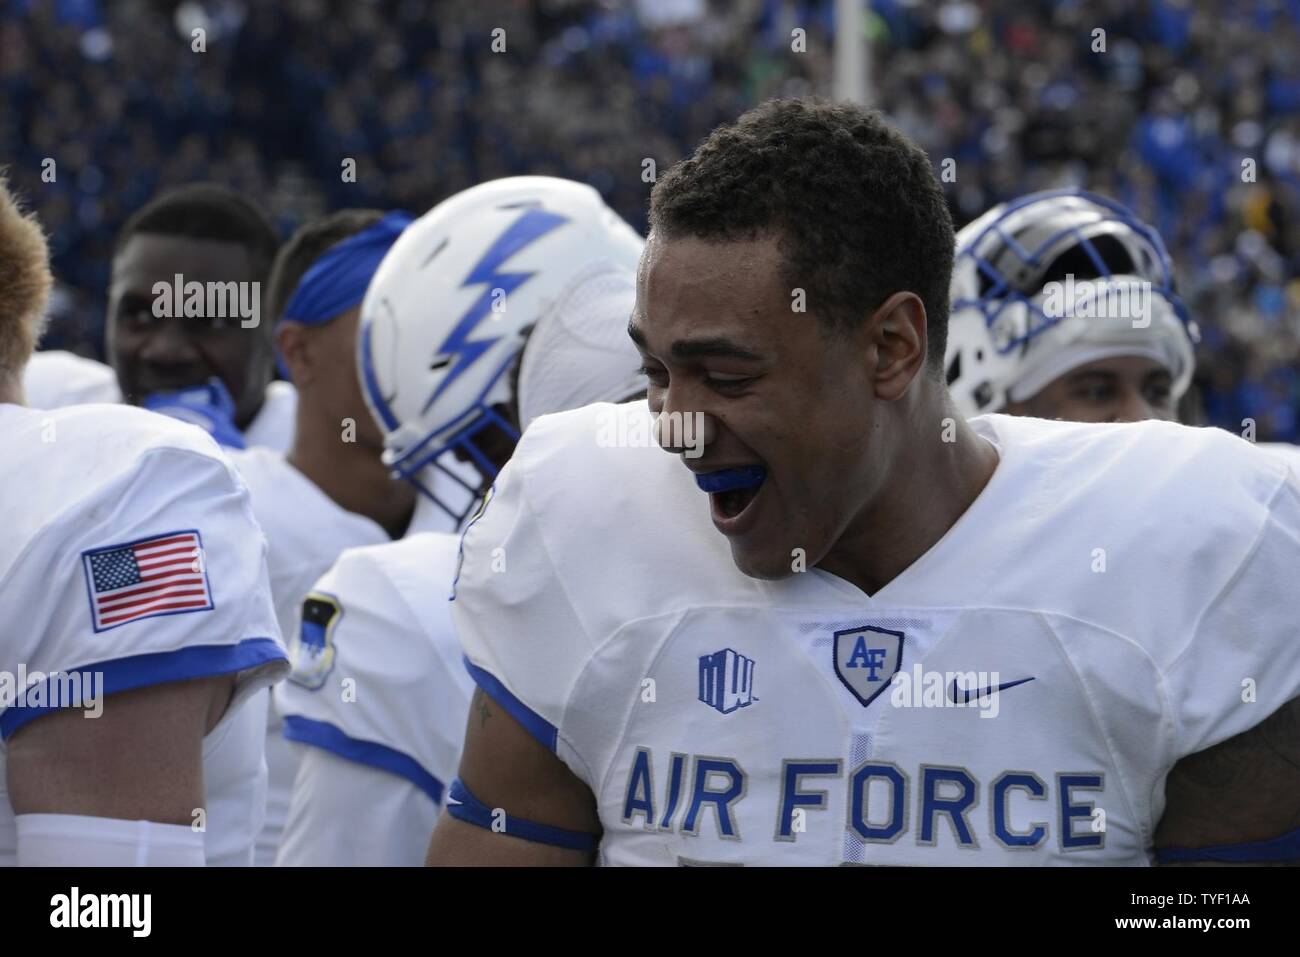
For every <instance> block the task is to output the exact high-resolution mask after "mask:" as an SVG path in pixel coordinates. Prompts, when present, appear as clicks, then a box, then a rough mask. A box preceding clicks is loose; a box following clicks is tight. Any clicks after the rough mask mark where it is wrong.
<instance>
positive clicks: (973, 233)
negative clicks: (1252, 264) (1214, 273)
mask: <svg viewBox="0 0 1300 957" xmlns="http://www.w3.org/2000/svg"><path fill="white" fill-rule="evenodd" d="M1198 340H1199V335H1198V333H1197V330H1196V325H1195V323H1194V322H1192V321H1191V320H1190V318H1189V317H1188V315H1187V310H1186V309H1185V307H1184V306H1183V303H1182V301H1181V300H1180V299H1179V298H1178V295H1177V293H1176V292H1175V291H1174V277H1173V271H1172V268H1171V266H1170V262H1169V255H1168V253H1166V252H1165V246H1164V243H1163V242H1162V241H1161V239H1160V236H1159V234H1158V233H1157V232H1156V231H1155V230H1154V229H1153V228H1151V227H1150V226H1148V225H1147V224H1146V223H1144V222H1142V220H1140V219H1138V218H1137V216H1135V215H1134V214H1133V212H1132V211H1131V210H1129V209H1128V208H1126V207H1125V206H1123V205H1121V204H1120V203H1117V202H1115V201H1114V200H1110V199H1107V198H1106V197H1104V196H1098V195H1096V194H1094V193H1088V192H1085V191H1083V190H1080V189H1056V190H1047V191H1045V192H1039V193H1031V194H1029V195H1027V196H1022V197H1020V198H1019V199H1016V200H1012V201H1011V202H1009V203H1003V204H1002V205H1000V206H995V207H994V208H993V209H990V210H989V211H988V212H987V213H985V214H984V215H983V216H981V217H979V218H978V219H976V220H975V221H974V222H973V223H971V224H970V225H969V226H967V227H966V228H965V229H963V230H962V231H961V232H959V233H958V234H957V252H956V258H955V260H954V262H953V276H952V287H951V297H950V312H949V320H948V346H947V352H946V354H945V357H944V367H945V369H946V370H947V379H948V387H949V391H950V392H951V394H952V397H953V400H954V402H955V403H956V405H957V408H958V409H959V410H960V411H961V412H962V413H963V414H964V415H966V416H972V415H977V414H979V413H982V412H997V411H999V410H1000V409H1002V408H1003V407H1004V406H1006V404H1007V403H1008V402H1011V401H1022V400H1023V399H1027V398H1029V397H1030V396H1032V395H1033V394H1035V393H1036V392H1038V391H1039V390H1040V389H1042V388H1043V387H1044V386H1046V385H1048V384H1049V383H1050V382H1051V381H1053V380H1054V379H1056V378H1058V377H1059V376H1061V375H1064V374H1065V373H1066V372H1069V371H1070V370H1071V369H1073V368H1076V367H1078V366H1079V365H1083V364H1086V363H1087V362H1091V361H1094V360H1096V359H1101V358H1106V357H1110V356H1118V355H1143V356H1149V357H1151V358H1153V359H1155V360H1156V361H1158V362H1160V363H1161V364H1162V365H1164V366H1165V368H1167V369H1168V370H1169V374H1170V377H1171V379H1172V382H1173V386H1172V391H1173V395H1174V399H1175V401H1176V400H1177V399H1178V398H1180V397H1181V396H1182V395H1183V393H1184V392H1186V391H1187V387H1188V385H1189V384H1190V383H1191V379H1192V372H1193V371H1194V370H1195V354H1194V351H1193V350H1194V346H1195V344H1196V342H1197V341H1198Z"/></svg>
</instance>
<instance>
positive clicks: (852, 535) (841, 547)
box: [818, 410, 998, 595]
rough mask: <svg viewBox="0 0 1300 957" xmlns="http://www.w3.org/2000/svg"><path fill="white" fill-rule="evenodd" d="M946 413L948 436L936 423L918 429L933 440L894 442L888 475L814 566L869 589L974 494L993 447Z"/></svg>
mask: <svg viewBox="0 0 1300 957" xmlns="http://www.w3.org/2000/svg"><path fill="white" fill-rule="evenodd" d="M949 413H950V414H951V418H952V426H953V427H952V430H951V432H950V433H949V435H950V440H949V441H944V437H943V436H942V435H941V432H942V430H941V429H939V428H938V427H936V428H935V429H933V430H930V429H923V430H919V433H920V434H924V435H933V436H934V437H935V440H934V441H918V442H912V443H908V444H905V445H904V446H903V447H902V448H901V449H900V451H899V455H898V457H897V460H896V461H895V462H894V463H893V464H892V467H891V471H890V475H891V476H892V477H891V478H890V479H889V480H888V481H887V483H886V485H885V486H884V487H882V489H881V490H880V494H878V495H877V496H876V497H875V501H873V502H872V504H871V505H870V507H869V508H868V509H867V510H865V511H864V512H863V513H862V514H860V515H859V516H858V517H857V519H856V520H855V521H853V522H852V523H851V524H850V526H849V528H848V529H847V530H846V531H845V533H844V534H843V535H842V536H840V539H839V541H837V542H836V543H835V545H834V547H832V548H831V550H830V552H829V553H828V554H827V556H826V558H824V559H823V560H822V561H821V562H819V563H818V567H819V568H821V569H823V570H825V571H828V572H830V573H831V574H833V575H836V576H838V577H840V578H843V579H844V580H845V581H848V582H851V583H852V584H854V585H856V586H857V587H858V588H861V589H862V590H863V591H864V592H866V593H867V594H868V595H874V594H875V593H876V592H878V591H880V590H881V589H882V588H884V587H885V586H886V585H888V584H889V583H890V582H891V581H893V580H894V579H895V578H897V577H898V576H899V575H901V574H902V573H903V572H904V571H906V570H907V568H908V567H909V566H910V565H911V564H912V563H913V562H915V561H916V560H917V559H918V558H920V557H921V556H922V555H924V554H925V553H926V552H927V551H929V550H930V548H931V547H932V546H933V545H934V544H935V543H936V542H938V541H939V540H940V539H941V538H943V537H944V535H946V534H947V533H948V530H949V529H950V528H952V526H953V525H955V524H956V523H957V520H958V519H959V518H961V516H962V515H963V514H964V513H965V511H966V509H968V508H969V507H970V506H971V503H973V502H974V501H975V499H976V498H978V497H979V494H980V492H982V491H983V490H984V487H985V486H986V485H987V484H988V482H989V479H990V478H992V477H993V472H994V470H995V469H996V468H997V464H998V454H997V451H996V450H995V449H994V448H993V447H992V446H991V445H990V444H989V443H988V442H986V441H985V440H984V439H982V438H980V437H979V436H978V435H976V434H975V432H974V430H972V429H971V428H970V427H969V426H968V425H967V424H966V422H965V421H964V420H963V419H962V418H961V417H960V416H959V415H957V414H956V413H955V412H952V411H951V410H949ZM935 421H936V422H937V421H939V419H937V418H936V419H935Z"/></svg>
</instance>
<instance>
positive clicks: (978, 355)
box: [975, 349, 984, 362]
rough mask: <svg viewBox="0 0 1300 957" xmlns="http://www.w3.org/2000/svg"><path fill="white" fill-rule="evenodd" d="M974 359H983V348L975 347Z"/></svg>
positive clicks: (981, 360)
mask: <svg viewBox="0 0 1300 957" xmlns="http://www.w3.org/2000/svg"><path fill="white" fill-rule="evenodd" d="M975 361H976V362H983V361H984V350H983V349H976V350H975Z"/></svg>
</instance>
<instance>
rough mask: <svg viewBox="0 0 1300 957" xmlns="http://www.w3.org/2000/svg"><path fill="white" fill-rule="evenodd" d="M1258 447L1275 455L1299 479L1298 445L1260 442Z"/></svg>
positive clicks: (1299, 451)
mask: <svg viewBox="0 0 1300 957" xmlns="http://www.w3.org/2000/svg"><path fill="white" fill-rule="evenodd" d="M1259 447H1260V448H1261V449H1263V450H1264V451H1265V452H1268V453H1269V454H1271V455H1276V456H1278V457H1279V458H1280V459H1282V461H1284V462H1286V463H1287V465H1288V466H1290V468H1291V471H1292V472H1293V473H1294V474H1295V475H1296V476H1298V477H1300V445H1292V444H1291V443H1290V442H1261V443H1260V444H1259Z"/></svg>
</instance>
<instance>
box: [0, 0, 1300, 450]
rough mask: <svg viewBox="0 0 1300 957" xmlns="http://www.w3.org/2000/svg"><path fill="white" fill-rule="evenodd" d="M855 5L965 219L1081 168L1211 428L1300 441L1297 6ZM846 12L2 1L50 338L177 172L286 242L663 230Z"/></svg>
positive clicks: (5, 72)
mask: <svg viewBox="0 0 1300 957" xmlns="http://www.w3.org/2000/svg"><path fill="white" fill-rule="evenodd" d="M863 3H864V6H865V8H866V9H867V11H868V15H867V17H866V21H865V24H864V33H865V35H866V39H867V41H868V43H869V49H870V58H871V69H870V76H871V100H872V102H873V104H875V105H878V106H879V107H880V108H882V109H883V110H885V111H886V112H887V113H889V114H890V115H891V116H892V117H893V118H894V120H895V121H896V122H897V123H898V124H899V125H900V126H901V127H902V128H903V129H904V130H905V131H906V132H907V133H909V134H910V135H911V136H913V137H914V138H915V139H916V140H917V141H918V142H920V143H921V145H922V146H924V147H925V149H926V150H927V151H928V152H929V154H930V156H931V158H932V159H933V160H934V162H935V164H936V166H938V164H939V163H940V162H941V161H942V160H943V159H946V158H951V159H953V160H955V167H954V168H955V171H956V176H955V179H954V181H953V182H951V183H947V184H945V188H946V189H947V190H948V191H949V196H950V200H951V204H952V208H953V214H954V219H955V220H956V222H957V224H958V225H959V226H960V225H961V224H963V223H965V222H967V221H969V220H970V219H972V218H973V217H974V216H975V215H977V214H978V213H979V212H981V211H982V210H984V209H986V208H987V207H989V206H990V205H992V204H994V203H996V202H998V201H1001V200H1004V199H1008V198H1011V197H1013V196H1016V195H1019V194H1021V193H1024V192H1028V191H1031V190H1035V189H1043V188H1048V187H1051V186H1059V185H1068V184H1078V185H1083V186H1088V187H1090V188H1093V189H1096V190H1098V191H1100V192H1103V193H1106V194H1109V195H1112V196H1114V197H1116V198H1118V199H1119V200H1121V201H1122V202H1124V203H1127V204H1128V205H1130V206H1132V207H1133V208H1135V209H1136V211H1137V212H1138V213H1139V215H1141V216H1142V217H1143V218H1145V219H1147V220H1148V221H1150V222H1152V223H1153V224H1154V225H1155V226H1157V227H1158V228H1159V230H1160V231H1161V233H1162V234H1163V235H1164V236H1165V239H1166V243H1167V245H1168V246H1169V248H1170V250H1171V252H1172V254H1173V256H1174V259H1175V261H1176V264H1177V267H1178V275H1179V283H1180V289H1181V290H1182V292H1183V295H1184V298H1185V299H1186V301H1187V303H1188V305H1189V307H1190V308H1191V310H1192V313H1193V315H1194V316H1195V317H1196V318H1197V319H1198V320H1199V324H1200V328H1201V332H1202V337H1203V342H1202V345H1201V349H1200V361H1201V365H1200V371H1199V373H1198V377H1197V381H1198V386H1199V387H1200V392H1201V396H1202V400H1203V405H1204V410H1205V417H1206V420H1207V421H1210V422H1213V423H1214V424H1218V425H1222V426H1224V427H1226V428H1229V429H1232V430H1233V431H1238V432H1239V431H1241V430H1242V425H1241V421H1242V420H1243V419H1245V418H1252V419H1254V420H1255V421H1256V422H1257V438H1259V439H1266V438H1267V439H1276V440H1284V441H1298V440H1300V418H1298V416H1297V409H1300V56H1298V55H1297V53H1300V0H1079V2H1070V0H982V2H981V0H863ZM833 26H834V3H833V0H734V2H722V0H639V2H638V0H595V2H593V0H531V2H527V0H517V2H504V0H502V2H495V0H483V2H476V3H459V2H430V0H277V2H274V3H271V2H263V0H187V2H175V0H171V2H164V0H111V2H110V0H0V163H3V164H5V165H7V166H8V167H9V175H10V178H11V180H12V181H13V183H14V184H15V185H16V186H17V187H18V188H19V190H20V191H21V192H22V193H23V194H24V195H25V197H26V199H27V201H28V203H29V204H30V206H31V207H32V208H33V209H34V210H35V211H36V212H37V213H38V214H39V215H40V217H41V218H42V220H43V222H44V224H45V226H46V228H47V229H48V230H49V232H50V233H51V238H52V241H53V249H54V254H55V266H56V271H57V275H58V277H59V279H60V280H61V284H62V285H61V289H60V292H59V294H58V296H57V298H56V304H55V326H54V328H53V330H52V332H51V335H50V337H49V338H48V339H47V341H46V345H47V346H48V347H63V348H70V349H73V350H74V351H78V352H81V353H83V354H86V355H92V356H97V355H99V354H100V349H101V342H100V339H101V336H102V325H103V319H102V316H103V303H104V298H105V288H106V284H107V280H108V269H109V261H110V254H111V248H112V242H113V237H114V234H115V231H116V230H117V228H118V227H119V226H120V225H121V223H122V222H123V220H124V219H125V218H126V217H127V216H128V215H129V214H130V213H131V212H132V211H133V210H134V209H136V208H137V207H138V206H140V205H141V204H142V203H143V202H144V201H145V200H146V199H147V198H149V197H150V196H151V195H152V194H154V193H155V192H156V191H157V190H159V189H160V188H163V187H166V186H170V185H175V184H180V183H187V182H194V181H200V180H212V181H216V182H221V183H226V184H229V185H232V186H235V187H236V188H238V189H240V190H241V191H243V192H245V193H246V194H247V195H249V196H252V197H254V198H256V199H257V200H259V201H260V202H261V203H263V204H264V206H265V208H266V209H267V210H268V211H269V212H270V213H271V214H272V216H273V217H274V218H275V220H276V222H277V224H278V225H279V226H280V228H281V229H282V230H283V231H284V232H285V235H287V234H288V231H289V230H291V229H292V228H293V227H294V226H295V225H296V224H298V223H299V222H301V221H302V220H304V219H305V218H309V217H311V216H313V215H316V214H318V213H320V212H323V211H327V210H330V209H334V208H339V207H343V206H380V207H389V208H391V207H402V208H406V209H409V210H411V211H413V212H416V213H419V212H422V211H424V210H425V209H427V208H428V207H429V206H431V205H432V204H433V203H434V202H436V201H437V200H439V199H441V198H443V197H445V196H447V195H449V194H451V193H453V192H455V191H457V190H460V189H463V188H465V187H467V186H470V185H472V184H474V183H475V182H479V181H481V180H485V179H490V178H493V177H497V176H502V175H510V174H516V173H545V174H553V175H563V176H569V177H573V178H576V179H580V180H585V181H587V182H589V183H591V184H592V185H594V186H596V187H597V188H598V189H600V190H601V191H602V192H603V193H604V194H605V196H606V198H607V199H608V200H609V201H610V203H611V204H612V205H613V206H614V207H615V208H617V209H618V210H620V211H621V212H622V213H623V215H624V216H626V217H627V218H628V219H629V220H630V221H632V222H633V223H636V224H638V225H641V226H644V221H645V205H646V200H647V197H648V194H649V188H650V184H649V183H647V182H644V181H643V170H645V168H646V166H645V162H644V161H645V160H646V159H653V160H654V162H655V164H656V165H657V167H658V168H660V169H663V168H666V167H667V165H669V164H671V163H672V162H674V161H675V160H677V159H678V158H680V157H681V156H682V155H683V154H685V153H686V152H688V151H689V150H690V149H691V147H692V146H693V145H694V144H695V143H696V142H697V141H698V140H699V139H700V138H701V137H702V136H704V135H705V134H706V133H707V132H708V131H709V130H710V129H712V128H713V127H714V126H715V125H717V124H718V123H720V122H724V121H728V120H732V119H734V118H735V117H736V116H737V115H738V114H739V113H740V112H742V111H743V110H744V109H745V108H746V107H747V106H749V105H751V104H753V103H756V102H758V101H759V100H762V99H764V98H766V97H769V96H774V95H798V94H805V93H823V94H828V93H830V92H831V77H832V72H833V66H832V58H831V52H830V51H831V46H832V41H831V36H832V31H833ZM497 28H500V29H501V30H503V31H504V33H503V34H498V35H497V36H498V42H497V47H498V51H497V52H494V50H493V31H494V30H496V29H497ZM196 29H201V30H202V31H203V32H202V37H203V40H204V45H205V47H206V49H205V50H204V51H203V52H196V51H195V50H194V46H195V41H194V40H193V38H194V36H195V34H194V31H195V30H196ZM795 30H802V31H803V33H802V34H799V35H798V38H797V39H792V37H793V36H794V35H793V34H792V31H795ZM800 39H801V40H802V46H803V48H802V49H792V47H798V46H800ZM502 42H504V46H505V49H504V50H503V51H500V50H499V47H500V45H501V43H502ZM48 159H53V160H54V163H55V165H54V168H53V169H54V175H53V178H52V181H51V176H50V174H49V171H48V170H49V164H48V163H46V162H45V161H46V160H48ZM347 159H352V160H355V164H356V177H355V182H350V181H346V180H347V179H348V178H347V177H345V176H344V175H343V174H344V161H345V160H347ZM43 163H44V165H43ZM43 172H44V175H43Z"/></svg>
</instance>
